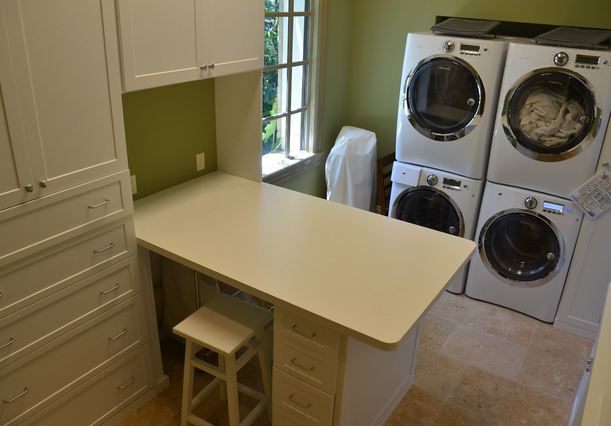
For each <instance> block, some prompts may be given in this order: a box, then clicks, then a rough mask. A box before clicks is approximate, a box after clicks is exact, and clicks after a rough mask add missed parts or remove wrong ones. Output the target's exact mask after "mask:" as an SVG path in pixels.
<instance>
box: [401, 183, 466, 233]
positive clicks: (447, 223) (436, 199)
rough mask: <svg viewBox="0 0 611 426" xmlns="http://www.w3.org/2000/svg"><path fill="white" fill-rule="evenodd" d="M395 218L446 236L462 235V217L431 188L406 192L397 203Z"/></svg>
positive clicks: (445, 199) (446, 200) (443, 197)
mask: <svg viewBox="0 0 611 426" xmlns="http://www.w3.org/2000/svg"><path fill="white" fill-rule="evenodd" d="M395 204H396V208H395V214H394V217H395V218H397V219H399V220H403V221H405V222H410V223H413V224H415V225H420V226H424V227H426V228H430V229H435V230H437V231H441V232H445V233H446V234H452V235H462V232H463V230H462V229H461V216H460V213H459V212H458V211H457V210H456V208H455V207H454V206H453V205H452V203H451V202H450V201H449V200H448V199H447V198H446V197H445V196H443V195H442V194H440V193H439V192H437V191H435V190H433V189H430V188H413V189H411V190H407V191H405V192H404V193H403V194H401V195H400V196H399V198H398V199H397V201H396V202H395Z"/></svg>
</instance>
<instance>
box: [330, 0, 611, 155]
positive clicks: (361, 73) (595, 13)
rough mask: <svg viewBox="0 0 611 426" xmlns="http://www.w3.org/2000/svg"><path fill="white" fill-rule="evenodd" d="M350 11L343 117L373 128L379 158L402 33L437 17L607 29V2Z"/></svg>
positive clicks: (388, 144) (437, 2)
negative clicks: (347, 69) (347, 81)
mask: <svg viewBox="0 0 611 426" xmlns="http://www.w3.org/2000/svg"><path fill="white" fill-rule="evenodd" d="M352 12H353V13H352V22H351V28H352V31H351V45H350V75H349V84H348V103H347V105H348V109H347V112H346V119H347V121H348V122H350V124H351V125H354V126H358V127H364V128H366V129H369V130H372V131H374V132H376V134H377V137H378V155H379V156H383V155H385V154H388V153H390V152H392V151H394V150H395V132H396V116H397V102H398V99H399V86H400V79H401V68H402V64H403V53H404V48H405V37H406V35H407V33H408V32H415V31H426V30H428V29H429V28H430V27H431V25H433V24H434V22H435V16H436V15H439V16H460V17H471V18H482V19H496V20H502V21H515V22H527V23H538V24H551V25H572V26H583V27H599V28H611V1H610V0H582V1H574V0H554V1H550V0H547V1H542V0H512V1H507V0H505V1H498V0H497V1H493V0H470V1H469V0H462V1H461V0H458V1H457V0H429V1H426V2H420V1H410V0H408V1H406V0H381V1H370V0H354V1H353V7H352ZM329 28H333V22H330V23H329ZM332 55H333V53H332V52H330V56H332Z"/></svg>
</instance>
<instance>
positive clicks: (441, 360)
mask: <svg viewBox="0 0 611 426" xmlns="http://www.w3.org/2000/svg"><path fill="white" fill-rule="evenodd" d="M467 367H468V366H467V364H465V363H463V362H460V361H457V360H455V359H453V358H450V357H447V356H445V355H441V354H439V353H436V352H432V351H427V350H424V348H423V349H421V350H420V351H418V356H417V358H416V381H415V385H416V386H418V387H419V388H420V389H422V390H424V391H425V392H427V393H428V394H430V395H432V396H434V397H435V398H437V399H439V400H441V401H445V400H446V399H447V398H448V396H449V394H450V392H451V391H452V390H453V389H454V387H455V386H456V384H457V383H458V381H459V380H460V379H461V378H462V376H463V373H464V371H465V370H466V369H467Z"/></svg>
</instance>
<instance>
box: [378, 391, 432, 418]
mask: <svg viewBox="0 0 611 426" xmlns="http://www.w3.org/2000/svg"><path fill="white" fill-rule="evenodd" d="M442 405H443V403H442V401H440V400H439V399H437V398H435V397H434V396H432V395H430V394H428V393H427V392H425V391H424V390H422V389H420V388H419V387H418V386H412V387H411V388H410V390H409V391H408V392H407V394H406V395H405V396H404V397H403V399H402V400H401V402H400V403H399V405H398V406H397V408H396V409H395V411H394V412H393V414H392V415H391V416H390V417H389V418H388V420H386V423H384V425H385V426H411V425H421V426H428V425H431V424H432V422H433V419H435V417H436V416H437V413H439V411H440V410H441V407H442Z"/></svg>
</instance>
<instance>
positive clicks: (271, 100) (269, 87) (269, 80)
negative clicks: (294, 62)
mask: <svg viewBox="0 0 611 426" xmlns="http://www.w3.org/2000/svg"><path fill="white" fill-rule="evenodd" d="M286 74H287V72H286V68H283V69H278V70H273V71H264V72H263V97H262V99H263V106H262V111H263V118H267V117H271V116H275V115H279V114H284V113H286V112H287V100H288V94H287V93H286V89H287V75H286Z"/></svg>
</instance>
